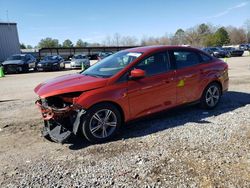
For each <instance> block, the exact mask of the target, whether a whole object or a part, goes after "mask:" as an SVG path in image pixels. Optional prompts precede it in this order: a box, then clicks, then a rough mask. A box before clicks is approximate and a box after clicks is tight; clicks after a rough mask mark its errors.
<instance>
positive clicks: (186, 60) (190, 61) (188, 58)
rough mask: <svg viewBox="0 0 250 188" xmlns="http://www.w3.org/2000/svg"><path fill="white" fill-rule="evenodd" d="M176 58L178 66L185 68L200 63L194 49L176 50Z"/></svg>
mask: <svg viewBox="0 0 250 188" xmlns="http://www.w3.org/2000/svg"><path fill="white" fill-rule="evenodd" d="M174 58H175V63H176V66H177V68H184V67H189V66H193V65H197V64H199V63H200V58H199V56H198V54H197V53H195V52H192V51H182V50H180V51H174Z"/></svg>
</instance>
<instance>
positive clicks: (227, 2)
mask: <svg viewBox="0 0 250 188" xmlns="http://www.w3.org/2000/svg"><path fill="white" fill-rule="evenodd" d="M7 11H8V17H9V20H10V21H11V22H16V23H17V24H18V25H17V26H18V32H19V39H20V42H23V43H25V44H31V45H37V43H38V42H39V41H40V39H41V38H45V37H52V38H56V39H59V41H60V42H62V41H64V40H65V39H71V40H72V41H73V42H74V43H75V42H76V41H77V39H79V38H81V39H83V40H84V41H87V42H102V41H103V40H104V39H105V37H106V36H107V35H113V34H114V33H120V34H121V35H130V36H135V37H137V38H139V39H140V38H141V37H143V36H155V37H157V36H162V35H164V34H166V33H167V34H171V33H174V32H175V31H176V30H177V29H178V28H183V29H187V28H189V27H192V26H195V25H197V24H200V23H212V24H214V25H223V26H227V25H233V26H237V27H240V26H242V25H243V24H244V22H245V21H246V20H247V19H250V1H249V0H243V1H241V0H224V1H222V0H206V1H202V0H188V1H181V0H180V1H175V0H91V1H89V0H0V21H7Z"/></svg>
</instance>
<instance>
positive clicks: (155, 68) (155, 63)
mask: <svg viewBox="0 0 250 188" xmlns="http://www.w3.org/2000/svg"><path fill="white" fill-rule="evenodd" d="M135 68H137V69H142V70H144V71H145V72H146V75H147V76H151V75H155V74H160V73H163V72H166V71H168V70H169V69H170V66H169V60H168V54H167V52H160V53H156V54H154V55H152V56H150V57H148V58H146V59H144V60H143V61H141V62H140V63H139V64H137V65H136V66H135Z"/></svg>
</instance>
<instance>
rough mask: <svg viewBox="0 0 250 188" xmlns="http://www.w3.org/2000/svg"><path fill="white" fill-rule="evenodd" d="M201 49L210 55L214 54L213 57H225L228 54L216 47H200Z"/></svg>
mask: <svg viewBox="0 0 250 188" xmlns="http://www.w3.org/2000/svg"><path fill="white" fill-rule="evenodd" d="M202 50H203V51H204V52H207V53H208V54H210V55H211V56H214V57H218V58H219V57H222V58H224V57H227V56H228V55H229V54H228V52H227V51H225V50H223V49H220V48H218V47H207V48H202Z"/></svg>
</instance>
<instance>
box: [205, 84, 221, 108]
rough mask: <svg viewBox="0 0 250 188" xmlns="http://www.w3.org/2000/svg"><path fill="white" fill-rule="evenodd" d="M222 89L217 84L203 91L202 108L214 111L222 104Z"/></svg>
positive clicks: (210, 85)
mask: <svg viewBox="0 0 250 188" xmlns="http://www.w3.org/2000/svg"><path fill="white" fill-rule="evenodd" d="M221 94H222V91H221V87H220V85H219V84H217V83H215V82H214V83H211V84H209V85H208V86H207V87H206V88H205V90H204V91H203V94H202V97H201V107H202V108H205V109H213V108H215V107H216V106H217V105H218V103H219V102H220V98H221Z"/></svg>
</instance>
